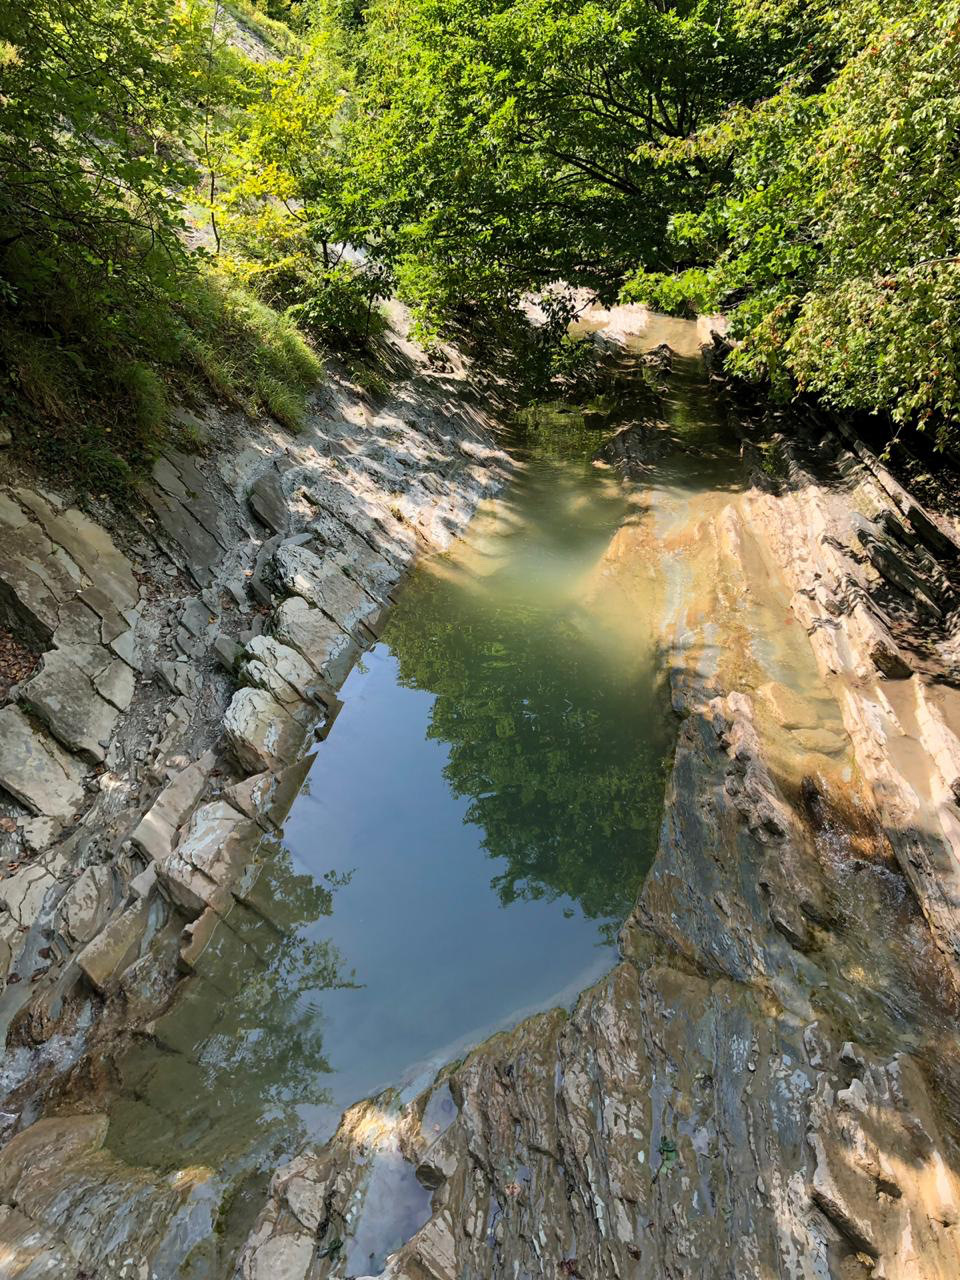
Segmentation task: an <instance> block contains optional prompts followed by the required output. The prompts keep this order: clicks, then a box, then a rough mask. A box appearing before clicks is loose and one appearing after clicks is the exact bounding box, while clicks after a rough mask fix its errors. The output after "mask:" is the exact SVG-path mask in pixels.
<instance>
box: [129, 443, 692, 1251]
mask: <svg viewBox="0 0 960 1280" xmlns="http://www.w3.org/2000/svg"><path fill="white" fill-rule="evenodd" d="M597 444H598V436H597V433H596V432H595V431H585V430H584V429H583V427H582V424H580V423H578V422H577V420H576V418H571V419H570V420H569V421H563V422H560V423H553V424H552V425H551V426H550V427H549V428H541V429H540V430H538V431H533V432H531V433H530V434H529V435H528V436H527V437H526V438H520V439H518V441H517V452H518V454H519V456H520V458H521V460H522V468H521V473H520V476H519V478H518V480H517V482H516V483H515V484H514V485H513V486H512V487H511V491H510V493H509V494H507V495H505V497H504V498H503V499H501V500H499V501H496V502H493V503H491V504H490V505H489V507H488V509H487V510H486V511H485V513H483V514H482V515H481V516H480V518H479V519H478V521H477V522H476V524H475V525H474V527H473V529H472V533H471V537H470V538H469V540H468V541H466V542H465V543H463V544H461V545H460V546H458V548H457V549H456V550H455V551H454V552H453V553H452V554H450V555H448V556H446V557H441V558H439V559H437V560H436V561H434V562H433V564H432V565H430V566H425V567H423V568H422V569H420V570H419V571H418V572H417V573H416V574H415V575H414V577H413V579H412V581H411V582H410V584H409V585H408V586H407V588H406V589H405V591H404V593H403V595H402V597H401V602H400V604H399V606H398V608H397V609H396V611H395V613H394V615H393V617H392V620H391V622H390V625H389V627H388V629H387V631H386V633H385V635H384V637H383V640H382V642H381V643H380V644H378V645H376V646H375V647H374V649H373V650H372V651H371V652H370V653H368V654H367V655H365V657H364V659H363V662H362V663H360V664H358V666H357V668H356V669H355V670H354V671H353V673H352V674H351V675H350V677H349V679H348V681H347V683H346V685H345V687H344V689H343V691H342V696H343V700H344V706H343V710H342V711H341V713H340V715H339V716H338V719H337V721H336V723H335V725H334V728H333V731H332V733H331V735H330V736H329V738H328V739H327V740H326V741H325V742H324V743H323V744H322V745H321V747H320V749H319V751H318V753H317V757H316V760H315V762H314V765H313V767H312V771H311V775H310V779H309V786H307V787H305V788H304V790H303V792H302V794H301V795H300V796H299V798H298V800H297V802H296V804H295V805H294V808H293V811H292V813H291V815H290V818H289V819H288V821H287V824H286V829H285V832H284V840H283V842H282V843H281V842H278V841H265V842H264V844H263V846H262V848H261V850H260V852H259V854H258V862H257V865H256V867H255V873H254V874H252V875H251V876H250V880H249V883H248V884H245V885H244V887H243V888H242V891H241V892H240V893H239V900H238V901H237V902H236V904H235V905H234V907H233V908H232V909H231V911H230V912H229V914H228V916H227V918H226V920H225V921H224V922H223V923H221V924H219V925H218V926H217V929H216V931H215V933H214V935H213V937H212V939H211V941H210V943H209V945H208V946H207V948H206V950H205V951H204V952H203V954H202V956H201V958H200V960H199V961H198V968H197V973H196V975H195V976H194V977H192V978H191V979H190V980H189V981H188V982H187V983H186V984H185V986H184V987H183V988H182V989H181V991H180V993H179V994H178V997H177V999H176V1002H175V1003H174V1005H173V1006H172V1007H171V1008H170V1010H169V1011H168V1012H167V1013H165V1014H164V1015H163V1016H162V1017H160V1018H159V1019H158V1020H157V1021H156V1023H155V1025H154V1027H153V1029H152V1033H151V1034H150V1035H149V1036H145V1037H141V1038H140V1039H138V1040H137V1041H136V1042H135V1043H133V1044H132V1045H131V1046H130V1047H129V1048H128V1050H127V1051H126V1052H125V1053H124V1054H123V1055H121V1057H120V1059H119V1061H118V1062H117V1083H118V1085H119V1088H118V1089H117V1091H116V1095H115V1099H116V1100H115V1102H114V1103H113V1104H112V1106H111V1126H110V1133H109V1137H108V1142H109V1144H110V1145H111V1147H112V1148H113V1150H114V1151H116V1152H117V1153H118V1154H120V1155H122V1156H123V1157H124V1158H125V1159H128V1160H130V1161H131V1163H134V1164H138V1165H139V1164H149V1165H154V1166H157V1167H161V1168H173V1167H182V1166H184V1165H187V1164H191V1165H196V1164H206V1165H209V1166H210V1167H211V1168H212V1169H214V1170H215V1171H216V1175H217V1177H218V1178H219V1179H222V1181H223V1183H224V1185H228V1186H232V1187H233V1188H237V1187H240V1188H241V1191H240V1194H239V1197H236V1196H234V1198H233V1199H232V1201H231V1203H232V1204H233V1206H234V1207H233V1209H231V1213H232V1214H233V1221H232V1224H228V1226H227V1230H226V1236H225V1237H224V1240H226V1241H235V1240H236V1239H239V1238H240V1236H241V1235H242V1234H243V1231H244V1230H245V1229H246V1227H247V1226H249V1216H250V1213H251V1212H252V1211H253V1207H254V1205H255V1203H256V1196H255V1195H254V1194H253V1190H252V1187H253V1185H254V1184H255V1181H256V1178H257V1177H258V1176H259V1175H258V1171H259V1170H266V1169H268V1168H271V1167H273V1166H274V1165H275V1164H276V1162H277V1158H278V1156H279V1155H280V1153H281V1152H283V1151H288V1152H289V1151H292V1150H295V1149H296V1148H298V1147H299V1146H300V1145H302V1143H303V1142H304V1141H305V1140H314V1141H322V1140H324V1139H325V1138H327V1137H329V1136H330V1134H331V1133H332V1132H333V1130H334V1129H335V1127H336V1124H337V1122H338V1119H339V1116H340V1114H341V1112H342V1110H343V1109H344V1108H345V1107H346V1106H348V1105H350V1104H351V1103H353V1102H355V1101H356V1100H358V1099H360V1098H363V1097H366V1096H370V1095H372V1094H374V1093H375V1092H376V1091H377V1090H379V1089H380V1088H382V1087H384V1086H386V1085H390V1084H396V1085H400V1086H404V1087H408V1088H410V1089H414V1088H416V1087H418V1085H423V1084H425V1083H427V1081H428V1080H429V1079H431V1078H432V1077H433V1075H434V1074H435V1072H436V1070H437V1068H438V1067H439V1066H440V1065H441V1064H442V1063H444V1062H446V1061H449V1060H450V1059H451V1058H453V1057H455V1056H457V1055H458V1054H459V1053H461V1052H463V1051H464V1050H465V1049H466V1048H467V1047H469V1046H470V1045H471V1044H474V1043H476V1042H477V1041H479V1040H481V1039H483V1038H484V1037H485V1036H486V1035H487V1034H489V1033H490V1032H492V1031H493V1030H496V1029H497V1028H500V1027H503V1026H505V1025H508V1024H510V1023H512V1022H514V1021H517V1020H519V1019H520V1018H522V1017H524V1016H526V1015H527V1014H529V1013H531V1012H533V1011H534V1010H536V1009H543V1008H549V1007H551V1006H553V1005H556V1004H558V1003H567V1004H571V1003H572V1002H573V1000H574V999H575V998H576V996H577V995H578V994H579V992H580V991H582V990H583V989H584V988H585V987H587V986H589V985H590V984H591V983H592V982H594V981H596V980H597V979H598V978H599V977H600V976H601V975H602V974H603V973H604V972H605V971H606V970H607V969H609V967H610V966H611V965H612V964H613V963H614V962H615V951H614V950H613V946H612V942H613V935H614V933H615V931H616V929H617V927H618V926H619V924H620V922H621V920H622V919H623V917H624V916H625V915H626V913H627V912H628V911H629V909H630V907H631V906H632V904H633V901H634V898H635V896H636V892H637V888H638V886H639V883H640V881H641V879H642V877H643V874H644V872H645V870H646V868H647V866H648V865H649V862H650V860H651V858H652V856H653V852H654V848H655V843H656V834H657V830H656V829H657V825H658V817H659V812H660V807H661V802H662V795H663V784H664V760H665V759H666V755H667V751H668V748H669V745H670V737H671V734H672V724H671V718H670V715H669V713H668V710H667V704H666V695H665V693H664V691H663V689H662V687H661V683H660V681H659V680H658V677H657V674H656V671H655V661H654V654H653V645H652V635H653V633H654V630H655V620H654V618H653V616H652V614H653V612H654V609H653V605H652V604H651V603H650V599H648V598H647V597H643V596H642V595H641V596H640V597H634V596H633V595H631V596H630V598H629V599H626V598H625V594H624V591H625V588H624V582H625V580H626V579H625V576H624V575H623V574H622V572H621V573H619V574H618V572H616V571H615V567H611V566H610V564H609V563H608V552H609V549H610V547H611V544H612V541H613V539H614V535H615V533H616V530H617V529H618V528H620V527H621V526H622V524H623V522H624V521H625V520H628V519H633V518H636V513H637V510H638V508H637V507H636V505H635V495H634V496H631V495H630V494H629V493H627V492H626V491H625V490H624V488H623V487H622V486H621V484H620V483H619V482H618V481H617V480H616V479H614V478H613V476H612V474H611V473H610V472H608V471H604V470H602V469H598V468H596V467H595V466H593V465H592V463H591V456H592V454H593V452H594V451H595V449H596V447H597ZM651 572H652V570H651ZM638 580H640V581H642V580H644V579H643V575H640V578H639V579H638ZM171 941H172V943H173V944H174V945H176V942H177V938H176V937H175V936H174V937H173V938H172V939H171ZM231 1195H232V1196H233V1192H231ZM244 1197H246V1199H244ZM237 1206H239V1207H237ZM217 1248H219V1249H226V1248H227V1245H226V1244H225V1243H224V1242H223V1241H221V1243H220V1244H219V1245H217ZM371 1248H372V1246H371ZM223 1256H224V1257H226V1256H227V1255H226V1253H224V1255H223ZM214 1273H216V1274H219V1273H218V1272H217V1271H216V1268H214V1269H213V1271H212V1272H211V1274H214ZM198 1274H207V1273H206V1272H203V1271H202V1269H201V1271H200V1272H198Z"/></svg>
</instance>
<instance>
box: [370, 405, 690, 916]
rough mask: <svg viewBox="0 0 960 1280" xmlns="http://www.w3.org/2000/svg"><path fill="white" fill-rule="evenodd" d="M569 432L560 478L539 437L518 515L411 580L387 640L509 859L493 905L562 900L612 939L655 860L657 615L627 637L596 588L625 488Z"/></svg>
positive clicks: (476, 811)
mask: <svg viewBox="0 0 960 1280" xmlns="http://www.w3.org/2000/svg"><path fill="white" fill-rule="evenodd" d="M567 435H568V443H567V453H568V460H567V462H566V463H565V464H562V465H561V464H557V463H556V462H555V461H553V460H550V461H548V460H547V459H546V458H545V456H544V455H545V453H546V452H547V451H546V450H541V449H538V448H534V449H532V450H531V449H530V445H531V444H534V445H535V444H536V443H537V441H538V439H539V438H540V437H539V433H537V432H533V433H531V437H528V440H527V442H526V443H527V467H526V470H525V472H524V474H523V475H522V476H521V478H520V479H519V481H518V482H517V484H516V486H515V489H514V492H513V494H512V496H511V500H510V502H509V504H500V505H499V506H498V507H496V508H495V509H494V511H493V512H492V513H491V516H490V519H489V523H488V526H487V528H486V529H485V530H480V531H478V532H477V534H475V536H474V538H472V539H471V540H470V542H469V543H468V544H467V545H466V546H465V547H463V548H461V549H459V550H458V552H457V553H456V554H455V556H453V557H448V558H446V559H444V560H443V561H441V562H440V563H439V565H437V566H435V571H434V572H432V573H426V572H425V573H421V574H420V575H419V576H418V577H417V578H415V579H414V581H413V582H412V583H411V585H410V586H409V588H408V590H407V591H406V593H405V594H404V596H403V598H402V599H401V602H400V605H399V607H398V609H397V610H396V612H395V613H394V615H393V618H392V619H391V623H390V626H389V629H388V631H387V633H386V636H385V640H386V641H387V643H388V644H389V646H390V649H391V651H392V652H393V654H394V655H395V657H396V659H397V663H398V671H399V678H400V681H401V682H402V683H403V684H404V685H406V686H408V687H410V688H415V689H422V690H426V691H429V692H430V693H432V694H434V695H435V702H434V705H433V708H432V711H431V714H430V724H429V729H428V733H429V736H430V737H431V738H433V739H435V740H437V741H440V742H443V743H445V744H446V745H447V747H448V749H449V756H448V761H447V763H446V765H445V767H444V771H443V772H444V777H445V778H446V780H447V782H448V783H449V785H450V787H451V788H452V790H453V791H454V793H455V794H456V795H457V796H460V797H463V798H464V799H465V800H466V801H467V808H466V811H465V814H464V820H465V821H467V822H470V823H473V824H475V825H476V826H478V827H479V828H481V829H482V845H483V848H484V849H485V850H486V852H487V853H488V854H489V855H490V856H491V857H492V858H494V859H502V861H503V865H502V866H501V867H499V868H497V870H496V872H495V874H494V876H493V881H492V883H493V886H494V888H495V890H496V892H497V893H498V895H499V898H500V900H501V902H503V903H504V904H505V905H507V904H510V903H512V902H514V901H516V900H517V899H519V898H523V899H537V898H548V899H554V898H557V897H559V896H561V895H563V896H566V897H567V898H569V899H571V900H572V901H573V902H576V903H577V904H578V906H579V908H580V909H581V910H582V911H583V913H584V914H585V915H586V916H588V917H590V918H592V919H596V920H598V921H601V922H605V924H606V927H607V929H608V930H609V929H610V928H615V927H616V923H618V922H619V921H620V920H621V919H622V918H623V916H624V915H625V914H626V913H627V912H628V911H629V909H630V907H631V906H632V904H633V901H634V899H635V897H636V893H637V890H638V888H639V884H640V881H641V879H642V877H643V874H644V872H645V871H646V869H647V866H648V865H649V860H650V857H651V856H652V853H653V850H654V847H655V839H656V828H657V824H658V821H659V813H660V809H661V805H662V798H663V785H664V773H663V767H662V762H663V761H664V759H665V755H666V748H667V745H668V739H669V734H670V727H669V717H668V716H667V714H666V708H665V703H664V699H663V695H662V689H661V687H660V686H659V685H658V683H657V681H656V678H655V674H654V672H653V670H652V654H651V649H650V643H649V641H650V633H649V629H648V623H649V619H646V618H644V617H643V615H642V614H641V615H639V616H634V617H633V619H632V620H631V626H630V628H629V629H628V630H627V631H626V632H625V631H624V630H623V628H622V626H621V625H620V624H621V623H622V621H623V619H624V617H625V616H626V615H625V613H624V611H623V609H622V602H621V601H620V600H619V598H617V599H615V600H611V601H609V602H608V601H607V599H606V597H605V595H604V593H603V591H597V590H596V586H595V583H594V582H593V581H592V579H593V577H594V574H595V568H596V565H597V561H598V559H599V557H600V556H601V555H602V552H603V550H604V549H605V548H606V546H607V544H608V542H609V539H610V538H611V536H612V535H613V533H614V531H615V529H616V528H617V526H618V525H619V524H620V523H621V522H622V521H623V519H624V518H625V516H626V512H627V509H628V508H627V504H626V502H625V499H624V495H623V491H622V490H621V488H620V486H619V485H616V484H613V483H611V482H610V481H608V480H606V479H605V478H604V477H603V475H602V474H597V473H596V472H591V470H590V469H589V462H588V457H589V451H590V449H591V447H594V448H595V446H596V436H594V437H593V440H592V441H590V440H589V438H586V439H584V438H580V437H578V435H577V433H576V431H575V428H570V429H569V430H568V432H567ZM549 443H550V446H551V447H553V448H555V447H556V433H555V432H553V431H552V432H551V433H550V441H549ZM576 443H579V444H580V446H581V448H582V449H583V452H584V454H585V455H586V457H585V458H584V459H583V460H582V462H581V464H580V465H579V466H578V465H577V464H576V462H571V461H570V460H569V452H570V451H571V445H574V444H576ZM588 586H589V588H590V590H589V596H588V595H587V587H588ZM608 604H609V606H610V607H609V608H608V607H607V605H608ZM614 609H615V610H616V612H615V613H614Z"/></svg>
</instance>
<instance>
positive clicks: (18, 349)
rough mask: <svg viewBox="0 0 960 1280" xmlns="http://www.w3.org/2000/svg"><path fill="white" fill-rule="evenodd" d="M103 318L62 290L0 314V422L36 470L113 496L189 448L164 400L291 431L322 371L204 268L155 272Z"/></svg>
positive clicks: (304, 347)
mask: <svg viewBox="0 0 960 1280" xmlns="http://www.w3.org/2000/svg"><path fill="white" fill-rule="evenodd" d="M153 284H154V287H153V288H152V289H150V290H146V291H140V293H139V294H137V295H136V296H135V297H133V298H131V299H130V300H128V302H127V305H126V307H125V308H122V309H121V308H118V309H115V310H114V311H112V312H111V313H109V314H108V315H104V314H103V310H102V308H99V307H98V306H97V305H96V304H95V303H92V304H91V303H85V301H84V298H83V297H82V294H80V293H79V292H78V291H77V292H75V291H72V290H71V289H70V288H69V287H67V285H66V283H65V282H60V288H59V290H58V292H57V293H56V295H55V296H54V297H48V298H47V299H45V300H44V305H43V306H42V307H38V306H32V307H31V308H29V309H27V308H22V309H18V308H17V307H15V306H9V305H8V306H7V307H4V308H2V309H0V368H2V370H3V372H2V373H0V423H2V425H4V426H7V427H9V428H10V430H11V433H12V435H13V439H14V447H16V448H17V450H18V452H19V453H21V454H23V455H24V456H25V457H27V458H28V459H31V460H33V461H34V462H35V463H36V464H37V465H38V466H39V467H40V468H41V469H42V470H45V471H47V472H48V473H51V474H56V475H58V476H64V475H69V476H70V477H71V478H72V479H73V480H74V482H76V483H78V484H80V485H81V486H82V487H83V488H85V489H87V490H89V491H93V492H105V491H110V492H113V493H114V494H115V495H116V496H122V495H123V494H124V493H125V492H127V491H128V490H129V488H130V486H131V485H132V484H134V483H135V482H136V480H137V478H138V477H139V476H142V475H144V474H146V472H147V471H148V470H149V467H150V465H151V463H152V461H153V460H154V458H156V457H157V456H158V455H159V454H160V453H161V452H162V450H163V449H164V447H165V446H168V445H175V446H178V447H181V448H185V449H191V448H195V447H196V440H195V438H193V436H192V434H191V431H190V429H189V426H187V425H183V424H181V423H178V422H176V421H175V420H174V419H173V418H172V416H171V405H172V402H173V400H174V398H175V397H178V396H185V397H186V398H187V399H188V400H190V399H193V400H199V399H203V398H208V397H209V396H210V395H211V393H212V394H213V396H214V397H215V398H217V399H219V400H220V401H222V402H225V403H227V404H228V405H230V406H232V407H234V408H239V409H243V410H245V411H246V412H248V413H250V414H251V415H252V416H255V417H256V416H260V415H264V414H268V415H270V416H271V417H273V418H275V419H276V420H277V422H279V423H280V424H281V425H282V426H284V427H286V428H288V429H289V430H291V431H297V430H299V429H300V428H301V427H302V425H303V421H304V417H305V413H306V408H307V400H308V396H309V393H310V392H311V391H312V390H313V389H314V388H315V387H316V385H317V383H318V381H319V380H320V378H321V377H322V375H323V364H322V361H321V360H320V359H319V357H318V356H317V355H316V353H315V352H314V351H313V350H312V348H311V347H310V346H309V345H308V344H307V342H306V341H305V340H304V338H303V336H302V334H301V333H300V332H299V330H298V329H297V326H296V324H295V323H294V322H293V321H292V320H291V319H290V318H289V317H287V316H283V315H280V314H278V313H277V312H276V311H274V310H272V309H271V308H270V307H269V306H267V305H265V303H263V302H262V301H260V300H259V299H258V298H256V297H255V296H254V295H253V294H252V293H251V291H250V290H249V289H247V288H245V287H244V286H242V285H240V284H237V283H236V282H234V281H230V280H227V279H225V278H224V277H223V276H221V275H219V274H218V273H217V272H215V271H214V270H212V269H210V268H202V269H201V270H200V271H199V272H198V271H194V270H189V269H184V270H183V271H181V272H178V273H177V274H176V275H174V276H172V277H167V276H164V275H163V274H162V273H161V274H158V276H157V278H156V279H155V280H154V282H153Z"/></svg>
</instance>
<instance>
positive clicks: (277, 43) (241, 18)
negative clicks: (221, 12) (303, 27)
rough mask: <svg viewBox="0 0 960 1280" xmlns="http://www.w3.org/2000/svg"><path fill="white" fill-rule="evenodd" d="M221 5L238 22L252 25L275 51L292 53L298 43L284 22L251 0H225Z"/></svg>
mask: <svg viewBox="0 0 960 1280" xmlns="http://www.w3.org/2000/svg"><path fill="white" fill-rule="evenodd" d="M223 7H224V9H226V11H227V13H229V14H231V15H232V17H234V18H235V19H236V20H237V21H238V22H241V23H245V24H246V25H247V26H248V27H252V28H253V29H254V31H256V33H257V35H258V36H260V38H261V40H263V42H264V43H265V44H268V45H269V46H270V47H271V48H272V49H274V50H275V51H276V52H277V53H281V54H286V53H292V52H293V51H294V49H296V48H297V45H298V44H299V43H300V42H299V40H298V39H297V37H296V35H295V34H294V33H293V32H292V31H291V30H290V28H289V27H288V26H287V24H286V23H285V22H279V21H278V20H277V19H276V18H271V17H270V15H269V14H266V13H264V12H263V10H262V9H258V8H257V6H256V5H255V4H253V3H252V0H227V3H225V4H224V6H223Z"/></svg>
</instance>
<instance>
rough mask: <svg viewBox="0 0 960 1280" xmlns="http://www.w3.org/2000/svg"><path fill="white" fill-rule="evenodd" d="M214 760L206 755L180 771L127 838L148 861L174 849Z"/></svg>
mask: <svg viewBox="0 0 960 1280" xmlns="http://www.w3.org/2000/svg"><path fill="white" fill-rule="evenodd" d="M215 760H216V757H215V756H214V753H213V752H212V751H207V752H205V753H204V754H203V755H202V756H201V757H200V759H199V760H195V761H194V762H193V764H189V765H187V767H186V768H185V769H181V770H180V772H179V773H177V774H176V775H175V776H174V777H173V778H172V780H171V781H170V782H169V783H168V784H167V786H166V787H164V789H163V790H162V791H161V792H160V795H159V796H158V797H157V799H156V800H155V802H154V803H153V805H152V806H151V807H150V809H149V810H148V812H147V813H146V814H145V815H144V817H143V818H142V819H141V821H140V823H139V824H138V826H137V827H136V829H135V830H134V832H133V834H132V835H131V837H130V839H131V840H132V841H133V843H134V844H135V845H136V846H137V848H138V849H140V851H141V852H142V853H144V854H146V856H147V857H148V858H152V859H155V860H157V861H159V860H160V859H162V858H165V857H166V856H167V854H169V853H170V851H171V849H172V848H173V843H174V840H175V838H176V833H177V830H178V828H180V827H181V826H183V824H184V823H185V822H186V820H187V818H188V817H189V816H190V814H191V813H192V812H193V810H194V809H195V808H196V806H197V804H198V802H199V800H200V797H201V796H202V795H203V791H204V788H205V787H206V785H207V778H208V777H209V775H210V771H211V769H212V768H213V766H214V763H215Z"/></svg>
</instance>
